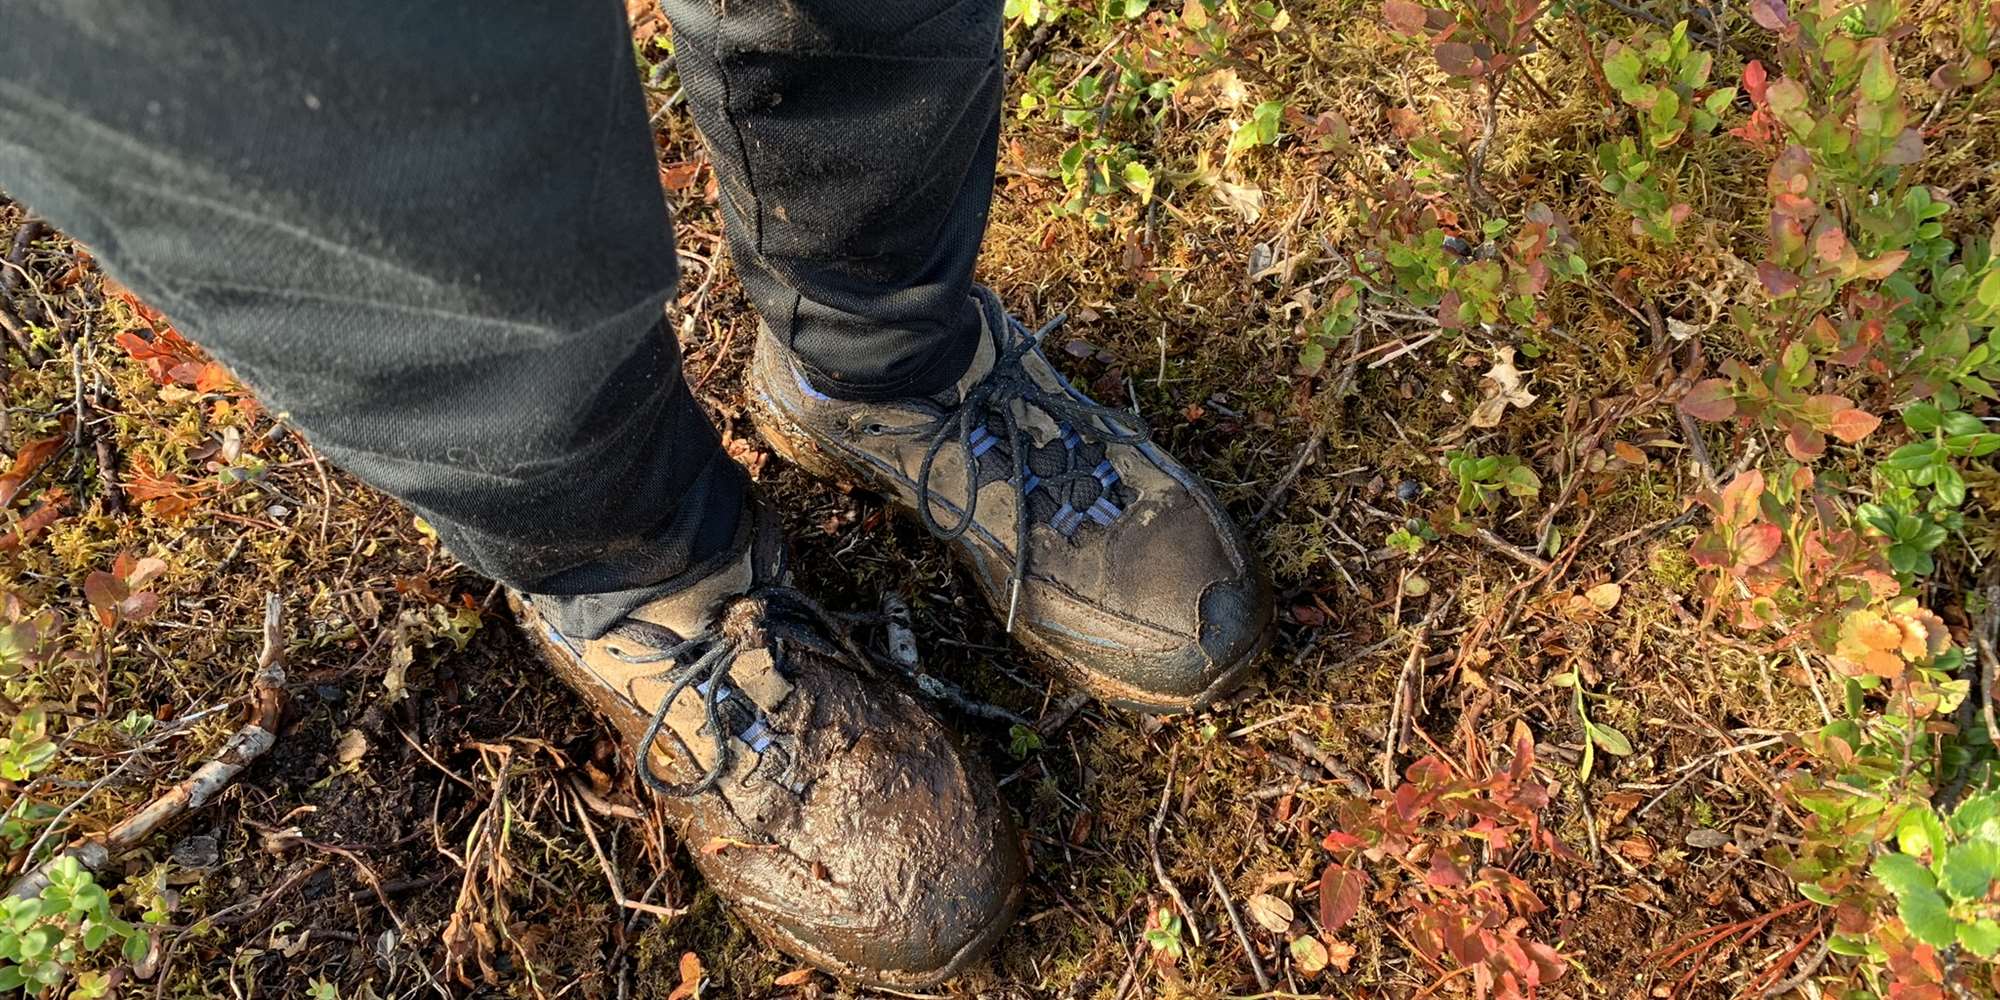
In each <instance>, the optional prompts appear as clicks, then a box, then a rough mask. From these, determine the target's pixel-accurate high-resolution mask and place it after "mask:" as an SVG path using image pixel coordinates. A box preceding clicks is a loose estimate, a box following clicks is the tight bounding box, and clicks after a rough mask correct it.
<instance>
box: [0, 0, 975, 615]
mask: <svg viewBox="0 0 2000 1000" xmlns="http://www.w3.org/2000/svg"><path fill="white" fill-rule="evenodd" d="M666 10H667V14H668V16H669V18H670V19H671V21H672V22H673V25H674V27H675V58H676V61H677V67H678V70H679V73H680V77H681V80H682V82H683V84H684V85H685V86H686V88H687V94H688V99H689V104H690V106H691V108H692V110H693V113H694V116H695V119H696V122H697V124H698V125H699V126H700V128H701V130H702V133H703V135H704V136H705V138H706V140H707V143H708V147H709V150H710V153H711V156H712V159H713V162H714V165H715V171H716V174H717V177H718V178H719V182H720V183H719V188H720V191H721V199H722V203H723V211H724V217H725V222H726V228H727V232H728V235H729V243H730V249H731V256H732V258H733V259H734V261H735V264H736V266H737V270H738V271H739V273H740V274H741V276H742V280H743V284H744V287H745V289H746V290H747V291H748V293H749V296H750V298H751V300H752V302H753V303H754V304H755V306H756V308H757V310H758V312H759V314H760V315H761V318H762V319H763V320H764V321H765V322H766V323H768V324H769V325H770V326H771V327H772V329H774V330H775V331H777V332H778V334H779V335H780V337H781V338H782V339H783V341H784V342H785V343H787V344H789V345H790V346H791V348H792V349H793V351H795V352H796V354H797V355H798V357H799V358H800V359H801V360H802V361H803V362H804V364H805V366H806V368H807V369H808V371H810V372H811V373H812V374H813V375H814V376H815V381H816V382H817V383H818V384H819V387H820V388H821V389H823V390H825V391H829V392H833V393H836V394H839V395H844V396H848V397H851V398H888V397H893V396H899V395H909V394H918V393H928V392H932V391H935V390H937V389H939V388H942V387H943V386H944V385H946V384H949V383H950V382H951V381H952V380H953V379H955V378H956V377H957V374H958V373H959V372H962V371H963V369H964V367H965V364H966V363H967V362H968V360H969V357H970V354H971V350H972V346H973V344H974V338H975V336H976V334H977V330H978V322H979V321H978V318H977V314H976V313H975V311H974V309H973V306H972V304H971V299H970V297H969V292H970V286H971V272H972V263H973V259H974V257H975V256H976V255H977V253H978V247H979V242H980V239H981V237H982V235H983V233H984V231H985V226H986V212H987V204H988V200H989V198H990V196H991V193H992V183H993V159H994V148H995V143H996V138H997V131H998V125H999V108H1000V97H1001V88H1002V79H1001V76H1002V73H1001V63H1000V57H999V45H1000V4H999V2H998V0H808V2H806V3H804V4H800V3H798V2H795V0H728V2H727V3H723V2H721V0H667V4H666ZM650 140H651V136H650V131H649V129H648V126H647V122H646V114H645V106H644V102H643V99H642V96H641V91H640V86H639V80H638V72H637V69H636V67H635V65H634V59H633V53H632V43H631V39H630V34H629V31H628V28H627V25H626V22H625V18H624V14H623V11H622V9H621V7H620V5H619V4H618V2H617V0H567V2H560V3H547V2H533V0H476V2H475V0H353V2H342V3H289V2H280V0H0V188H4V189H5V190H6V191H8V192H9V193H11V195H12V196H13V197H15V198H17V199H19V200H20V201H21V202H23V203H24V204H26V205H27V206H29V207H30V208H31V209H33V210H34V211H36V212H38V213H40V214H42V215H43V216H45V217H46V218H48V219H49V220H50V221H52V222H53V223H55V224H56V225H57V226H60V227H61V228H63V229H65V230H67V231H68V232H69V233H70V234H71V235H73V236H75V237H77V238H78V239H80V240H82V241H83V242H85V243H86V244H88V245H89V246H90V247H91V248H92V249H93V250H94V251H95V252H96V253H97V255H98V258H99V260H100V261H101V262H102V263H103V265H104V267H105V268H106V270H107V271H108V272H110V273H111V274H112V275H113V276H114V277H116V278H118V279H119V280H120V281H122V282H124V283H125V284H127V285H128V286H130V287H131V288H133V289H134V290H135V291H136V292H138V293H139V294H140V295H141V296H142V297H144V298H145V299H147V300H148V301H149V302H151V303H152V304H154V305H155V306H157V307H158V308H160V309H161V310H163V311H164V312H166V313H167V314H168V316H169V317H170V318H171V319H173V320H174V322H175V323H176V324H177V325H178V326H179V327H180V328H181V329H182V330H183V331H185V332H186V333H187V334H188V335H189V336H191V337H192V338H194V339H195V340H197V341H198V342H200V343H201V344H202V345H203V346H204V347H206V348H207V349H209V350H210V351H212V352H213V353H214V354H215V355H217V356H218V357H219V358H221V359H222V360H223V361H225V362H227V363H228V364H229V365H230V366H231V367H232V368H234V369H235V371H236V372H237V373H238V374H239V375H240V376H241V377H242V378H243V379H244V380H245V381H246V382H248V383H249V384H250V385H251V386H253V387H254V388H256V389H257V390H258V392H259V394H260V395H261V396H263V397H264V399H265V400H266V401H267V402H268V403H269V404H270V405H271V406H272V407H273V408H276V409H279V410H282V411H284V412H286V413H288V414H289V416H290V419H291V420H292V421H293V422H294V423H295V424H296V425H297V426H299V427H300V428H301V429H302V430H304V432H305V433H306V434H307V436H308V437H310V438H311V439H312V441H313V442H314V443H315V445H317V446H318V447H319V448H320V449H321V450H322V451H323V452H324V453H325V454H326V455H327V456H328V457H329V458H331V459H332V460H333V461H335V462H336V463H338V464H339V465H341V466H343V467H344V468H346V469H348V470H349V471H351V472H353V473H354V474H356V475H357V476H359V477H361V478H362V479H364V480H366V481H368V482H369V483H371V484H373V485H375V486H377V487H379V488H380V489H382V490H384V491H386V492H388V493H390V494H392V495H394V496H396V497H398V498H400V499H402V500H403V501H404V502H406V503H408V504H409V505H410V506H412V507H414V508H416V509H417V510H418V511H419V512H421V513H422V514H423V515H424V516H425V517H426V518H427V519H428V520H429V521H430V522H431V523H432V524H433V525H435V526H436V527H437V529H438V531H439V534H440V536H441V537H442V538H443V539H444V541H445V543H446V544H447V546H448V547H449V548H450V549H451V550H452V552H453V553H454V554H455V555H457V556H458V557H459V558H460V559H462V560H463V561H465V562H466V563H467V564H469V565H470V566H472V567H473V568H475V569H477V570H479V571H480V572H482V573H485V574H486V575H488V576H491V577H493V578H495V579H498V580H501V581H504V582H506V583H508V584H509V585H512V586H515V587H518V588H521V589H523V590H526V591H529V592H532V593H536V594H543V595H550V596H554V597H557V598H560V599H561V600H558V601H556V602H553V603H554V604H555V605H556V606H557V608H558V614H559V616H560V617H561V618H562V619H563V621H562V624H563V625H564V626H565V627H567V628H570V629H572V630H573V631H576V632H578V633H582V634H595V633H597V632H599V631H601V630H602V629H604V628H606V627H608V626H609V625H610V624H611V622H612V621H614V620H615V619H616V618H617V617H618V616H620V615H622V614H623V613H625V612H626V611H629V610H630V609H631V608H632V607H634V606H636V605H637V604H639V603H641V602H643V601H644V600H646V599H647V598H649V597H651V596H652V595H654V594H657V593H660V592H663V591H664V590H667V589H670V588H672V587H673V586H675V585H676V584H677V583H678V582H680V581H681V580H684V579H687V578H689V577H690V576H692V575H696V574H699V573H701V572H703V571H704V570H705V568H706V566H707V565H708V564H709V563H712V562H713V561H714V560H715V559H716V558H718V557H720V556H721V555H722V554H724V552H725V550H726V549H727V548H728V547H729V545H730V542H731V541H732V539H733V537H734V535H735V531H736V523H737V519H738V515H739V513H740V512H741V510H742V508H743V504H744V500H745V490H746V480H745V477H744V474H743V472H742V470H741V469H739V468H738V467H737V466H736V465H735V464H734V463H732V462H731V461H730V460H729V459H728V458H727V457H726V456H725V455H724V454H723V453H722V451H721V449H720V447H719V446H718V440H717V436H716V433H715V431H714V430H713V428H712V427H711V426H710V425H709V423H708V420H707V418H706V417H705V416H704V415H703V413H702V411H701V409H700V408H699V406H698V405H697V404H696V402H695V401H694V399H693V398H692V397H691V394H690V393H689V391H688V389H687V387H686V385H685V384H684V383H683V381H682V379H681V367H680V354H679V350H678V348H677V346H676V344H675V343H674V340H673V337H672V335H671V333H670V332H669V328H668V327H667V326H666V325H665V324H664V323H663V319H662V310H663V307H664V304H665V303H666V302H667V300H668V298H669V297H670V295H671V294H672V291H673V288H674V284H675V280H676V267H675V256H674V248H673V236H672V229H671V223H670V221H669V219H668V217H667V212H666V209H665V205H664V202H663V199H662V197H661V192H660V187H659V182H658V173H657V170H656V167H655V162H654V157H653V148H652V143H651V141H650Z"/></svg>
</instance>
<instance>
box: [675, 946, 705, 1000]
mask: <svg viewBox="0 0 2000 1000" xmlns="http://www.w3.org/2000/svg"><path fill="white" fill-rule="evenodd" d="M701 976H702V967H701V958H700V956H697V955H696V954H695V953H694V952H691V951H690V952H684V953H683V954H682V955H681V984H680V985H679V986H676V987H674V991H673V992H672V993H669V994H667V1000H693V998H695V997H699V996H701Z"/></svg>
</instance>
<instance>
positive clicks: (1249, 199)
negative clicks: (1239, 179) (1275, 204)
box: [1215, 181, 1264, 225]
mask: <svg viewBox="0 0 2000 1000" xmlns="http://www.w3.org/2000/svg"><path fill="white" fill-rule="evenodd" d="M1215 197H1216V198H1217V199H1218V200H1220V201H1221V202H1222V203H1223V204H1224V205H1226V206H1228V207H1229V208H1231V209H1233V210H1235V212H1236V214H1238V215H1240V216H1242V217H1243V221H1244V222H1248V223H1251V224H1253V225H1254V224H1255V223H1256V221H1257V220H1258V219H1261V218H1263V217H1264V189H1263V188H1260V187H1258V186H1257V185H1255V184H1231V183H1229V182H1228V181H1216V182H1215Z"/></svg>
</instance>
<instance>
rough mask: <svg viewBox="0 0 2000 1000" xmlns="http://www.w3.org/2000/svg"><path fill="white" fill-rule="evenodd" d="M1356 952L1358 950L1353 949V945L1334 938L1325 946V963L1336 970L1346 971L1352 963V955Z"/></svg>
mask: <svg viewBox="0 0 2000 1000" xmlns="http://www.w3.org/2000/svg"><path fill="white" fill-rule="evenodd" d="M1356 954H1358V952H1356V951H1355V948H1354V946H1353V945H1351V944H1348V943H1347V942H1345V941H1340V940H1335V941H1333V942H1332V943H1330V944H1328V945H1327V946H1326V964H1328V965H1331V966H1333V967H1334V969H1335V970H1336V971H1339V972H1342V973H1345V972H1347V971H1348V967H1349V966H1351V965H1352V964H1353V963H1354V956H1355V955H1356Z"/></svg>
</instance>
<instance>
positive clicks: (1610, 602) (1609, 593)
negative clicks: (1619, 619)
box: [1583, 583, 1625, 611]
mask: <svg viewBox="0 0 2000 1000" xmlns="http://www.w3.org/2000/svg"><path fill="white" fill-rule="evenodd" d="M1583 596H1584V597H1585V598H1587V599H1588V600H1589V601H1590V606H1591V607H1593V608H1596V609H1597V610H1599V611H1609V610H1611V609H1612V608H1615V607H1617V606H1618V599H1619V598H1620V597H1623V596H1625V588H1623V587H1620V586H1619V585H1617V584H1615V583H1600V584H1598V585H1597V586H1595V587H1592V588H1590V589H1589V590H1586V591H1584V592H1583Z"/></svg>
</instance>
